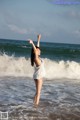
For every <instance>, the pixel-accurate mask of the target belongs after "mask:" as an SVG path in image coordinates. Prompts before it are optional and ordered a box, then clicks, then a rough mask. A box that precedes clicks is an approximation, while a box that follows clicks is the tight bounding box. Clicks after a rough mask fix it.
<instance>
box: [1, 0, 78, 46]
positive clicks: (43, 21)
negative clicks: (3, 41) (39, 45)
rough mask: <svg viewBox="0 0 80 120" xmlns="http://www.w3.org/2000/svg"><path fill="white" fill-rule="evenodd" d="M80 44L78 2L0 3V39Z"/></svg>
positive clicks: (23, 0)
mask: <svg viewBox="0 0 80 120" xmlns="http://www.w3.org/2000/svg"><path fill="white" fill-rule="evenodd" d="M38 33H41V34H42V39H41V41H43V42H46V41H47V42H58V43H76V44H80V3H79V0H0V38H7V39H18V40H26V39H28V38H31V39H33V40H36V35H37V34H38Z"/></svg>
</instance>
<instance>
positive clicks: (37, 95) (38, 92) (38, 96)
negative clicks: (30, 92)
mask: <svg viewBox="0 0 80 120" xmlns="http://www.w3.org/2000/svg"><path fill="white" fill-rule="evenodd" d="M36 81H37V89H36V105H38V104H39V100H40V93H41V88H42V83H43V80H42V79H39V80H36Z"/></svg>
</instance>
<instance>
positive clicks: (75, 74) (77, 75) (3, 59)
mask: <svg viewBox="0 0 80 120" xmlns="http://www.w3.org/2000/svg"><path fill="white" fill-rule="evenodd" d="M43 60H44V65H45V70H46V76H45V78H47V79H55V78H56V79H62V78H68V79H80V63H79V62H75V61H68V60H67V61H64V60H61V61H55V60H50V59H47V58H44V59H43ZM33 72H34V67H32V66H31V63H30V58H25V57H14V56H8V55H6V54H3V55H0V76H25V77H33Z"/></svg>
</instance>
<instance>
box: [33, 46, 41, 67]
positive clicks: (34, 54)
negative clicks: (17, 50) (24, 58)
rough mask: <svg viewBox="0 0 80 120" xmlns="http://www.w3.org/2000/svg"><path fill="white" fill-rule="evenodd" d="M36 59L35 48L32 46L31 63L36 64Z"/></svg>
mask: <svg viewBox="0 0 80 120" xmlns="http://www.w3.org/2000/svg"><path fill="white" fill-rule="evenodd" d="M36 48H38V49H40V48H39V47H37V46H36ZM34 59H35V53H34V49H33V47H32V50H31V65H32V66H34Z"/></svg>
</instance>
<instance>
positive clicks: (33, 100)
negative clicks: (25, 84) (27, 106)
mask: <svg viewBox="0 0 80 120" xmlns="http://www.w3.org/2000/svg"><path fill="white" fill-rule="evenodd" d="M34 82H35V86H36V91H37V80H36V79H34ZM36 94H37V93H35V96H34V100H33V102H34V104H35V103H36Z"/></svg>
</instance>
